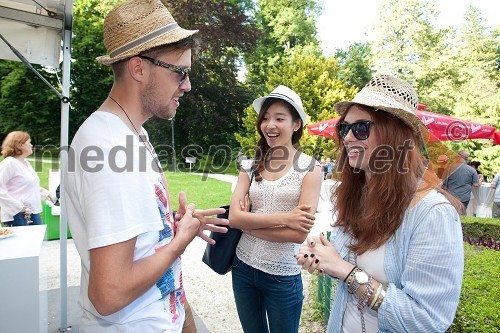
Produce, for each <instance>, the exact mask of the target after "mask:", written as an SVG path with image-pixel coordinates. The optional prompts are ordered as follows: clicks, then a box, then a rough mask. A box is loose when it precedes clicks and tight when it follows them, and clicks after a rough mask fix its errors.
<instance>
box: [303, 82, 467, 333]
mask: <svg viewBox="0 0 500 333" xmlns="http://www.w3.org/2000/svg"><path fill="white" fill-rule="evenodd" d="M417 105H418V102H417V94H416V92H415V90H414V89H413V87H412V86H411V85H410V84H408V83H407V82H406V81H403V80H401V79H399V78H396V77H393V76H389V75H379V76H375V77H374V78H372V79H371V80H370V82H369V83H368V84H367V85H366V86H365V87H364V88H363V89H362V90H361V91H360V92H359V93H358V94H357V95H356V96H355V98H354V99H353V100H352V101H344V102H340V103H337V104H335V106H334V108H335V110H336V111H337V112H338V113H339V114H340V115H341V117H340V119H339V122H338V125H337V130H338V133H339V141H338V144H339V157H338V159H337V162H338V163H337V165H338V167H337V171H338V179H339V180H340V181H341V184H340V185H339V186H338V187H337V188H336V190H335V193H334V196H335V199H336V200H335V201H334V206H335V210H336V212H337V214H338V215H337V216H338V217H337V219H336V221H335V223H334V226H335V228H334V231H333V233H332V237H331V244H330V243H329V242H328V241H327V240H326V238H325V237H324V235H321V236H320V237H319V238H316V237H315V238H312V237H311V238H310V239H308V242H307V243H305V244H304V245H303V246H302V247H301V250H300V252H299V254H298V255H297V256H296V258H297V261H298V263H299V264H301V265H302V267H303V268H304V269H307V270H309V272H313V271H315V270H318V271H319V273H320V274H327V275H329V276H330V277H332V278H335V279H338V280H339V284H338V287H337V291H336V293H335V299H334V302H333V305H332V310H331V313H330V319H329V322H328V328H327V332H445V331H446V330H447V328H448V327H449V326H450V324H451V323H452V321H453V318H454V315H455V311H456V309H457V306H458V301H459V297H460V289H461V285H462V274H463V265H464V263H463V241H462V231H461V224H460V218H459V215H458V212H457V209H458V208H459V207H460V203H459V202H458V200H457V199H455V198H453V196H451V194H449V193H447V192H446V191H444V190H442V189H441V188H440V187H439V186H438V185H439V183H440V180H439V178H438V177H437V176H436V175H435V174H434V172H432V171H430V170H427V168H426V167H427V163H428V162H427V160H426V157H425V154H426V148H425V147H426V139H427V137H428V131H427V129H426V128H425V126H424V125H423V123H422V122H421V121H420V120H419V118H418V117H417V115H416V112H417ZM312 254H314V255H315V258H316V259H315V261H312V260H310V257H311V256H312Z"/></svg>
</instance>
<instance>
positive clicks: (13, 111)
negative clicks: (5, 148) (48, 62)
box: [0, 60, 61, 146]
mask: <svg viewBox="0 0 500 333" xmlns="http://www.w3.org/2000/svg"><path fill="white" fill-rule="evenodd" d="M33 67H35V69H37V70H38V71H39V72H40V73H41V74H42V75H43V77H44V78H45V79H47V80H48V81H49V82H50V83H51V84H52V86H53V87H58V85H57V80H56V78H55V76H54V75H53V74H50V73H47V72H44V71H42V67H41V66H39V65H33ZM0 110H1V111H0V112H1V113H0V114H1V116H0V133H1V134H3V135H6V134H7V133H8V132H11V131H16V130H21V131H26V132H28V133H29V134H30V136H31V138H32V142H33V144H34V145H35V146H43V145H51V144H57V143H58V142H59V134H60V125H59V124H60V117H61V116H60V115H61V112H60V110H61V103H60V100H59V98H58V96H57V95H56V94H55V93H54V91H52V90H51V89H50V88H49V87H48V86H47V85H46V84H45V83H44V82H43V81H42V80H41V79H40V78H39V77H38V76H37V75H36V74H35V73H33V72H32V71H31V70H30V69H29V68H28V67H26V65H24V64H23V63H21V62H15V61H6V60H1V61H0ZM3 135H2V136H3Z"/></svg>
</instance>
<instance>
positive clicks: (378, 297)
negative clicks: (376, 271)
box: [344, 266, 386, 311]
mask: <svg viewBox="0 0 500 333" xmlns="http://www.w3.org/2000/svg"><path fill="white" fill-rule="evenodd" d="M358 272H363V270H362V269H360V268H359V267H357V266H354V268H353V269H352V270H351V272H349V274H348V275H347V276H346V277H345V279H344V282H345V283H346V284H347V291H348V292H349V293H350V294H356V291H357V290H358V288H359V287H360V284H359V283H357V282H356V281H355V275H356V273H358ZM363 285H364V286H365V289H364V290H363V294H362V295H361V297H359V299H358V309H359V310H362V309H363V308H364V307H366V306H368V307H369V308H370V309H372V310H374V311H378V309H379V308H380V305H381V304H382V301H383V300H384V298H385V293H386V292H385V290H384V288H383V286H382V283H379V285H378V287H377V290H375V288H373V284H372V276H371V275H368V282H367V283H365V284H363ZM372 296H373V299H372V301H371V302H370V304H368V301H369V300H370V298H371V297H372Z"/></svg>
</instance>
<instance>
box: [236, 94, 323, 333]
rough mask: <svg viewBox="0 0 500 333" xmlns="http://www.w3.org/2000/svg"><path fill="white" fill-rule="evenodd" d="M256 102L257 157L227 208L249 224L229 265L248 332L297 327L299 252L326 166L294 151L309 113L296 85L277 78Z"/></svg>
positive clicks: (300, 296) (294, 329) (240, 224)
mask: <svg viewBox="0 0 500 333" xmlns="http://www.w3.org/2000/svg"><path fill="white" fill-rule="evenodd" d="M253 106H254V108H255V111H257V113H258V114H259V116H258V118H257V131H258V133H259V135H260V139H259V142H258V145H257V149H256V154H255V164H254V166H253V168H252V170H248V171H245V170H243V171H242V172H240V175H239V178H238V182H237V184H236V187H235V190H234V193H233V196H232V198H231V209H230V213H229V221H230V222H229V223H230V226H231V227H236V228H239V229H242V230H243V231H244V232H243V235H242V236H241V239H240V242H239V244H238V247H237V249H236V256H235V259H234V262H233V271H232V281H233V292H234V297H235V300H236V308H237V310H238V316H239V318H240V322H241V325H242V327H243V330H244V331H245V332H290V333H296V332H297V331H298V327H299V321H300V313H301V310H302V300H303V293H302V292H303V289H302V279H301V275H300V266H299V265H298V264H297V262H296V261H295V259H294V255H295V253H297V251H298V249H299V247H300V245H299V244H300V243H302V242H303V241H304V240H305V239H306V237H307V234H308V233H309V230H310V229H311V227H312V226H313V223H314V213H315V211H316V206H317V204H318V200H319V192H320V188H321V180H322V176H321V167H320V165H319V163H318V162H317V161H316V160H314V159H313V158H312V157H310V156H308V155H306V154H304V153H301V152H300V151H298V150H297V147H296V144H297V143H298V142H299V140H300V138H301V136H302V131H303V127H304V126H305V124H306V122H307V116H306V114H305V112H304V109H303V108H302V101H301V99H300V97H299V96H298V95H297V94H296V93H295V92H294V91H293V90H291V89H290V88H288V87H286V86H283V85H280V86H278V87H277V88H276V89H274V90H273V91H272V92H271V93H270V94H269V95H268V96H266V97H262V98H257V99H256V100H255V101H254V102H253ZM252 173H253V176H252ZM247 193H248V194H249V197H250V202H251V212H247V210H248V209H249V207H248V206H249V204H248V203H245V196H246V194H247Z"/></svg>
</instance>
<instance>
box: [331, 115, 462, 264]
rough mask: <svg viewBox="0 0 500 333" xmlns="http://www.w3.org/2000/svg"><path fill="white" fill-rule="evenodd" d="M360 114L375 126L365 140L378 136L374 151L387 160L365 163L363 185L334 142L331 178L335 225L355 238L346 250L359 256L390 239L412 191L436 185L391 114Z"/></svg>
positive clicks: (360, 173)
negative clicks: (333, 178)
mask: <svg viewBox="0 0 500 333" xmlns="http://www.w3.org/2000/svg"><path fill="white" fill-rule="evenodd" d="M363 109H364V110H366V111H367V112H369V113H370V114H371V116H372V119H373V121H374V123H375V125H374V126H372V127H371V128H370V135H377V137H378V141H379V144H380V146H379V147H383V148H384V149H385V150H386V151H387V152H388V154H389V155H387V156H386V157H387V158H386V159H384V160H383V161H381V160H379V161H377V160H376V159H375V158H374V157H373V155H372V156H371V157H370V169H371V170H372V174H371V177H370V180H369V184H367V181H366V178H365V172H364V171H362V170H358V169H355V168H353V167H351V166H350V165H349V160H348V158H347V151H346V149H345V147H344V143H343V141H342V140H339V156H338V158H337V165H336V173H337V179H338V180H339V181H340V185H339V186H338V187H337V188H336V189H335V190H334V192H333V196H332V198H335V199H334V200H333V203H334V206H335V210H336V212H337V213H338V215H337V219H336V221H335V222H334V225H335V226H340V227H341V228H342V229H343V230H344V231H345V232H348V233H350V234H351V235H353V236H354V239H355V242H354V243H353V244H351V250H353V251H355V252H356V253H358V254H362V253H364V252H366V251H368V250H370V249H376V248H378V247H380V246H381V245H382V244H384V243H385V242H387V240H388V239H389V238H390V237H391V236H392V235H394V233H395V232H396V230H397V229H398V228H399V226H400V225H401V223H402V221H403V217H404V215H405V212H406V210H407V209H408V207H409V206H410V203H411V201H412V199H413V197H414V195H415V194H416V192H417V188H419V191H421V190H425V189H427V190H428V189H431V188H435V187H436V185H438V184H439V179H438V178H437V176H435V175H434V174H433V173H432V172H425V171H426V164H427V161H426V159H425V158H424V156H423V154H422V153H421V151H420V148H419V147H417V146H416V145H415V142H417V141H416V138H415V134H414V132H413V131H412V129H411V128H410V127H409V126H407V125H406V124H405V123H404V122H403V121H401V120H400V119H399V118H397V117H395V116H393V115H392V114H390V113H387V112H384V111H378V110H377V111H375V110H374V109H372V108H368V107H363ZM346 114H347V112H346V113H344V115H343V116H342V117H341V118H340V119H339V123H340V122H342V121H343V120H344V118H345V115H346ZM405 147H406V149H405ZM388 157H390V158H388ZM424 173H425V176H424ZM420 180H422V181H421V182H420ZM419 185H420V187H419ZM440 192H442V191H440ZM443 194H445V195H446V197H448V198H449V197H450V196H449V195H448V194H446V193H443ZM452 200H453V199H452ZM455 201H456V200H455Z"/></svg>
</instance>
